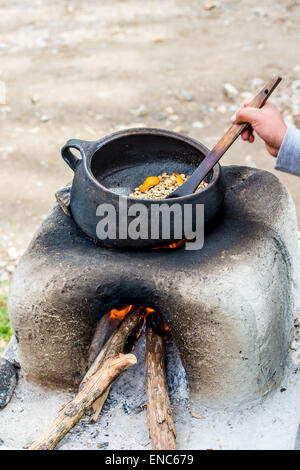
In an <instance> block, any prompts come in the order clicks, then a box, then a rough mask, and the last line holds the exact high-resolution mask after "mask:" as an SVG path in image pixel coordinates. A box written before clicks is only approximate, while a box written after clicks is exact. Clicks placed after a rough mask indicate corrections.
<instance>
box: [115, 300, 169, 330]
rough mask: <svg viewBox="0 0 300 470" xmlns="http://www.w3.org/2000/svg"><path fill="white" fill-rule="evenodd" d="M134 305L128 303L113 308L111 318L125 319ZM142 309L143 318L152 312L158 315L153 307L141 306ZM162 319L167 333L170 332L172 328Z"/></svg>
mask: <svg viewBox="0 0 300 470" xmlns="http://www.w3.org/2000/svg"><path fill="white" fill-rule="evenodd" d="M132 307H133V305H126V306H125V307H121V308H113V309H112V310H110V312H109V318H111V319H112V320H120V321H122V320H124V318H125V317H126V315H127V314H128V313H129V312H130V311H131V310H132ZM140 310H141V319H142V318H144V319H146V318H147V317H148V316H149V315H152V314H157V315H158V313H157V311H156V310H155V309H154V308H151V307H140ZM161 321H162V324H163V328H164V332H165V334H166V335H167V334H168V332H169V331H170V328H169V327H168V325H167V323H166V322H165V320H162V319H161Z"/></svg>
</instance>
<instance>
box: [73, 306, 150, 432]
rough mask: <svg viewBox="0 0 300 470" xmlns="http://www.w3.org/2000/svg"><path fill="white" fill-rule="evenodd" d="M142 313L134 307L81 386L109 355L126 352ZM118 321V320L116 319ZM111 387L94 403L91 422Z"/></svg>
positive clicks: (101, 406)
mask: <svg viewBox="0 0 300 470" xmlns="http://www.w3.org/2000/svg"><path fill="white" fill-rule="evenodd" d="M141 314H142V311H141V308H140V307H134V308H133V309H132V310H131V311H130V312H129V313H128V314H127V316H126V317H125V318H124V320H123V321H122V323H121V325H120V327H119V329H115V331H114V333H113V334H112V336H111V337H110V338H109V339H108V341H107V343H106V344H105V346H104V348H102V350H101V351H100V353H99V354H98V356H97V357H96V359H95V360H94V363H93V365H92V366H91V367H90V369H89V371H88V372H87V374H86V375H85V377H84V379H83V381H82V382H81V384H80V387H81V386H82V385H83V384H84V383H85V381H86V380H87V378H88V377H89V376H90V374H91V373H93V371H95V370H97V368H98V367H100V365H101V364H102V363H103V361H104V360H105V359H107V358H108V357H115V356H116V355H117V354H119V353H124V352H125V346H126V343H127V340H128V337H129V335H130V334H131V333H132V331H133V330H134V329H135V328H136V327H137V325H138V323H139V320H140V316H141ZM114 321H117V320H114ZM109 390H110V387H109V388H108V389H107V390H106V391H105V393H104V394H103V395H102V396H101V397H99V398H98V400H96V401H95V402H94V403H93V406H92V408H93V415H92V417H91V419H90V423H95V422H96V421H97V419H98V417H99V415H100V413H101V410H102V408H103V405H104V403H105V401H106V399H107V397H108V394H109Z"/></svg>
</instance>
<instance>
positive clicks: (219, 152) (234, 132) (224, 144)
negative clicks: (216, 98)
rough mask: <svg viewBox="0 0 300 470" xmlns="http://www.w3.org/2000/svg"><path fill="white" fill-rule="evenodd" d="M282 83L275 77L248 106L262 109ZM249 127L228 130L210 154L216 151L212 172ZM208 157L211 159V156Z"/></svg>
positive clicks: (238, 125) (245, 125)
mask: <svg viewBox="0 0 300 470" xmlns="http://www.w3.org/2000/svg"><path fill="white" fill-rule="evenodd" d="M280 82H281V77H275V78H273V79H272V80H270V82H269V83H267V84H266V86H264V88H262V90H261V91H260V92H259V93H258V94H257V95H256V96H255V97H254V98H253V99H252V100H251V101H250V103H249V104H248V105H247V106H251V107H252V108H262V107H263V105H264V104H265V103H266V101H267V99H268V98H269V96H271V94H272V93H273V91H274V90H275V88H276V87H277V85H278V84H279V83H280ZM247 126H249V123H248V122H245V123H243V124H233V125H232V126H231V127H230V128H229V129H228V131H227V132H226V134H225V135H224V136H223V137H222V138H221V139H220V140H219V142H218V143H217V144H216V145H215V146H214V148H213V149H212V151H211V152H210V153H212V152H213V151H214V153H215V155H214V159H212V160H211V162H213V161H214V163H213V165H212V166H211V168H210V170H211V169H212V168H213V166H214V165H215V164H216V163H217V162H218V161H219V160H220V158H221V157H222V156H223V155H224V153H225V152H226V151H227V150H228V149H229V147H230V146H231V145H232V144H233V142H234V141H235V140H236V139H237V138H238V137H239V135H240V134H241V133H242V132H243V130H245V129H246V127H247ZM207 157H209V155H208V156H207ZM210 170H209V171H210ZM200 182H201V181H200Z"/></svg>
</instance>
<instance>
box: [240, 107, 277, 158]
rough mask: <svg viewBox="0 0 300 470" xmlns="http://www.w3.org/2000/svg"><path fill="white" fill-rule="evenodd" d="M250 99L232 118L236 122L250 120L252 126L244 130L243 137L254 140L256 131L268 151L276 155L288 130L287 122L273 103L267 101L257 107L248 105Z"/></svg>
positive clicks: (250, 140)
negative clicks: (260, 106)
mask: <svg viewBox="0 0 300 470" xmlns="http://www.w3.org/2000/svg"><path fill="white" fill-rule="evenodd" d="M250 101H251V100H247V101H244V102H243V103H242V104H241V106H240V107H239V108H238V110H237V111H236V113H235V114H234V115H233V116H232V118H231V120H232V122H233V123H234V124H241V123H243V122H249V123H250V124H251V127H248V128H247V129H245V130H244V131H243V133H242V138H243V139H244V140H248V142H251V143H252V142H254V134H253V131H255V132H256V133H257V134H258V135H259V137H261V139H262V140H264V142H265V145H266V149H267V150H268V152H269V153H270V154H271V155H272V156H273V157H276V156H277V154H278V151H279V148H280V146H281V143H282V141H283V138H284V135H285V132H286V124H285V122H284V120H283V118H282V116H281V114H280V112H279V110H278V109H277V108H276V106H275V105H274V104H273V103H270V102H267V103H266V104H265V105H264V106H263V107H262V108H260V109H257V108H252V107H250V106H248V104H249V102H250Z"/></svg>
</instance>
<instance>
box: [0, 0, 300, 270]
mask: <svg viewBox="0 0 300 470" xmlns="http://www.w3.org/2000/svg"><path fill="white" fill-rule="evenodd" d="M209 3H210V5H207V2H205V1H204V2H203V1H199V0H190V1H187V2H182V1H180V0H144V1H141V0H139V1H138V0H123V1H121V0H97V1H96V0H88V1H87V0H85V1H83V0H70V1H67V0H60V1H53V0H52V1H50V0H30V1H29V0H0V101H1V100H2V101H1V102H2V104H0V121H1V127H0V135H1V141H0V175H1V185H0V201H1V207H0V263H1V264H0V271H1V270H2V271H1V272H2V277H1V279H6V278H7V277H8V276H9V275H10V274H11V272H13V269H14V266H15V263H16V260H17V259H18V257H19V256H20V254H21V253H22V251H23V250H24V248H26V245H27V244H28V242H29V240H30V238H31V236H32V233H33V232H34V230H35V229H36V228H37V226H38V225H39V224H40V222H41V220H42V219H43V218H44V216H45V214H46V213H47V211H48V210H49V208H50V207H51V206H52V205H53V203H54V192H55V191H56V190H57V189H58V188H59V187H60V186H62V185H64V183H66V182H67V181H69V180H70V179H71V177H72V172H71V170H70V169H69V168H68V167H67V166H66V164H65V163H64V162H63V160H62V159H61V157H60V148H61V147H62V145H63V144H64V143H65V141H66V140H68V139H70V138H73V137H77V138H81V139H86V140H97V139H99V138H101V137H102V136H104V135H105V134H108V133H110V132H112V131H115V130H117V129H121V128H124V127H134V126H143V125H145V126H149V127H163V128H169V129H173V130H176V131H179V132H182V133H185V134H188V135H190V136H193V137H195V138H197V139H199V140H200V141H201V142H203V143H204V144H206V145H207V146H208V147H212V146H213V145H214V144H215V143H216V141H217V139H218V137H220V136H221V135H222V134H223V133H224V130H225V128H226V127H227V126H228V124H229V122H230V116H231V115H232V113H233V111H234V109H235V108H236V106H237V104H238V103H239V102H240V101H241V100H242V99H244V98H245V97H247V96H249V94H252V93H254V92H256V91H258V90H259V88H260V87H261V85H262V84H263V83H264V82H265V81H267V80H268V79H270V78H271V77H272V76H273V75H276V74H280V75H282V77H283V79H284V80H283V83H282V85H280V89H279V90H278V91H277V92H276V95H275V96H274V100H273V101H274V102H276V103H277V104H278V105H279V107H280V109H281V110H282V112H283V113H284V115H285V117H286V120H287V122H288V123H294V124H296V125H298V126H299V127H300V119H299V112H300V110H299V102H300V100H299V89H300V81H298V80H300V58H299V54H298V53H299V49H300V32H299V23H300V2H298V1H292V0H283V1H281V2H280V3H278V4H275V3H274V1H271V0H266V1H264V2H258V1H255V0H254V1H253V0H251V1H250V0H245V1H244V0H243V1H237V0H236V1H234V0H228V1H226V2H223V1H220V2H209ZM210 7H213V8H210ZM228 82H229V83H231V84H232V85H233V86H234V87H235V88H236V90H237V93H234V96H232V97H227V96H225V94H224V89H223V85H224V84H225V83H228ZM4 88H5V89H6V93H5V90H4ZM223 164H224V165H228V164H241V165H245V164H246V165H251V166H257V167H259V168H263V169H267V170H269V171H272V172H274V173H276V175H277V176H278V177H279V178H280V179H281V181H282V182H283V183H285V184H286V185H287V187H288V188H289V190H290V192H291V194H292V196H293V198H294V200H295V203H296V205H297V210H298V219H299V220H300V194H299V182H300V180H299V179H298V178H297V177H294V176H290V175H287V174H284V173H279V172H276V171H275V170H273V166H274V159H272V158H271V157H269V156H268V155H267V153H266V150H265V148H264V146H263V144H262V142H261V141H259V140H257V141H256V142H255V144H253V145H252V146H251V145H250V144H247V143H244V142H242V141H239V142H238V143H236V144H235V145H234V146H233V147H232V148H231V149H230V151H229V152H228V153H227V155H226V156H225V157H224V158H223Z"/></svg>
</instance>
